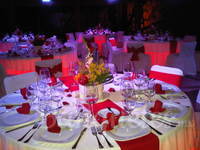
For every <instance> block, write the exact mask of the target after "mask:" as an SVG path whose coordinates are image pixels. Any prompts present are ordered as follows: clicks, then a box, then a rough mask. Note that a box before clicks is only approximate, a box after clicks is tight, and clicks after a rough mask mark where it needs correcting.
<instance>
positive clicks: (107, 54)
mask: <svg viewBox="0 0 200 150" xmlns="http://www.w3.org/2000/svg"><path fill="white" fill-rule="evenodd" d="M102 48H103V53H102V56H103V57H104V58H105V60H106V63H111V62H112V45H111V44H110V42H108V41H107V42H106V43H103V44H102Z"/></svg>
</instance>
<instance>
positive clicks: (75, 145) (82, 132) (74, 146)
mask: <svg viewBox="0 0 200 150" xmlns="http://www.w3.org/2000/svg"><path fill="white" fill-rule="evenodd" d="M86 130H87V128H84V129H83V130H82V131H81V134H80V135H79V137H78V139H77V141H76V142H75V143H74V145H73V146H72V149H76V147H77V145H78V142H79V141H80V139H81V137H82V136H83V134H84V132H85V131H86Z"/></svg>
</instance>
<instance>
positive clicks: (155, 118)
mask: <svg viewBox="0 0 200 150" xmlns="http://www.w3.org/2000/svg"><path fill="white" fill-rule="evenodd" d="M145 115H146V116H148V117H149V118H150V117H151V118H152V119H154V120H161V121H165V122H166V123H169V124H172V125H175V126H176V125H178V123H177V122H171V121H168V120H165V119H163V118H160V117H156V116H152V115H151V114H150V113H147V114H145ZM155 115H157V114H155Z"/></svg>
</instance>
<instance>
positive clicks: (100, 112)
mask: <svg viewBox="0 0 200 150" xmlns="http://www.w3.org/2000/svg"><path fill="white" fill-rule="evenodd" d="M110 109H111V110H112V111H110V110H109V109H108V108H104V109H101V110H99V111H98V115H99V116H100V117H102V118H107V113H114V114H115V115H116V116H118V115H120V112H119V110H117V109H115V108H110Z"/></svg>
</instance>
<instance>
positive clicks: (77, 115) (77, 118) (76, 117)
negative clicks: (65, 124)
mask: <svg viewBox="0 0 200 150" xmlns="http://www.w3.org/2000/svg"><path fill="white" fill-rule="evenodd" d="M82 112H83V109H81V110H80V111H79V112H78V115H77V116H76V117H75V118H74V120H77V119H78V117H79V116H80V114H81V113H82Z"/></svg>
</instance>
